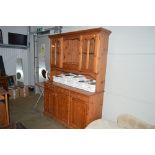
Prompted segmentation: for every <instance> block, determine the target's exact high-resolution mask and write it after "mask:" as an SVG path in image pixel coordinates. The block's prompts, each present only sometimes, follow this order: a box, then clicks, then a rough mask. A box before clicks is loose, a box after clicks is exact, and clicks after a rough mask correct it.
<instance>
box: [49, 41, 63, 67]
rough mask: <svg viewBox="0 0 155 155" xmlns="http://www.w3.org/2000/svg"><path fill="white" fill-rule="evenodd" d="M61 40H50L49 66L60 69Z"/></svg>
mask: <svg viewBox="0 0 155 155" xmlns="http://www.w3.org/2000/svg"><path fill="white" fill-rule="evenodd" d="M61 44H62V39H52V40H51V56H50V57H51V66H56V67H62V62H61V61H62V59H61V57H62V47H61Z"/></svg>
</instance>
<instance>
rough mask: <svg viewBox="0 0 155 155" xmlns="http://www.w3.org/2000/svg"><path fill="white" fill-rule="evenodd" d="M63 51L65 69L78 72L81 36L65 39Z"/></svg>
mask: <svg viewBox="0 0 155 155" xmlns="http://www.w3.org/2000/svg"><path fill="white" fill-rule="evenodd" d="M63 49H64V50H63V52H64V53H63V68H64V69H75V70H78V65H79V54H80V38H79V36H78V37H69V38H64V41H63Z"/></svg>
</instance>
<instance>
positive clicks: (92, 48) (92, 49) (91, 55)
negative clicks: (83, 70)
mask: <svg viewBox="0 0 155 155" xmlns="http://www.w3.org/2000/svg"><path fill="white" fill-rule="evenodd" d="M89 41H90V44H89V45H90V47H89V64H88V69H89V70H91V71H93V68H94V52H95V39H94V38H92V39H91V40H89Z"/></svg>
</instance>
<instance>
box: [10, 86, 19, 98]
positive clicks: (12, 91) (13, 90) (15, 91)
mask: <svg viewBox="0 0 155 155" xmlns="http://www.w3.org/2000/svg"><path fill="white" fill-rule="evenodd" d="M9 95H10V99H17V98H18V97H19V89H18V88H16V87H15V88H9Z"/></svg>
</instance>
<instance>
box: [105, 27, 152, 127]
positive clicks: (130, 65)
mask: <svg viewBox="0 0 155 155" xmlns="http://www.w3.org/2000/svg"><path fill="white" fill-rule="evenodd" d="M107 28H108V29H110V30H111V31H112V34H111V36H110V41H109V54H108V64H107V73H106V86H105V97H104V106H103V117H105V118H108V119H111V120H115V119H116V117H117V116H118V115H119V114H122V113H130V114H133V115H135V116H137V117H139V118H142V119H144V120H146V121H148V122H150V123H154V124H155V97H154V96H155V80H154V79H155V67H154V66H155V44H154V41H155V27H107Z"/></svg>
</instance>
